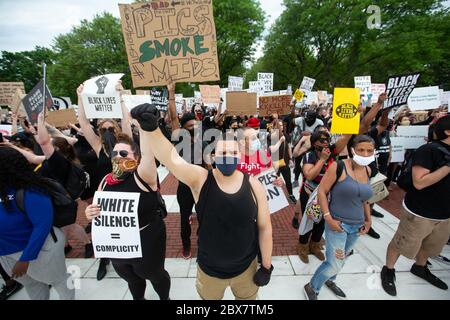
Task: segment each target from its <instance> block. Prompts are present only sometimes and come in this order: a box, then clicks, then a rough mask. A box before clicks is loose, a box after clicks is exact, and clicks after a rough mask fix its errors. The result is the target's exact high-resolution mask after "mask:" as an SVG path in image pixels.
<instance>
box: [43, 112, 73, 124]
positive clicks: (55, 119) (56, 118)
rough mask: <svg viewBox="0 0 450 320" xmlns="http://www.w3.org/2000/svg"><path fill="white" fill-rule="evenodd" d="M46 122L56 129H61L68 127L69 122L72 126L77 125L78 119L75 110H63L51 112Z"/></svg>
mask: <svg viewBox="0 0 450 320" xmlns="http://www.w3.org/2000/svg"><path fill="white" fill-rule="evenodd" d="M45 121H47V122H48V123H49V124H51V125H52V126H54V127H56V128H61V127H67V125H68V124H69V122H70V123H72V124H77V123H78V118H77V114H76V113H75V110H74V109H61V110H57V111H52V112H49V113H48V114H47V118H46V119H45Z"/></svg>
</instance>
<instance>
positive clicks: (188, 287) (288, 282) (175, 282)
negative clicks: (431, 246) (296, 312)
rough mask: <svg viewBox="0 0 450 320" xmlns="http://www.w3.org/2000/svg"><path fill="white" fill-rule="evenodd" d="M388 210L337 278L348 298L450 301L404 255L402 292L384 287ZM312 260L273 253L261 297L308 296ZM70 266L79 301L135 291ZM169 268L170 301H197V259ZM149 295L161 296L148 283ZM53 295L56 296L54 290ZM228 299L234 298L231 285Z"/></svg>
mask: <svg viewBox="0 0 450 320" xmlns="http://www.w3.org/2000/svg"><path fill="white" fill-rule="evenodd" d="M378 209H379V211H380V212H382V213H384V214H385V217H384V218H383V219H377V218H374V219H373V220H374V228H375V229H376V230H377V232H379V233H380V235H381V239H379V240H375V239H372V238H370V237H369V236H363V237H361V238H360V239H359V241H358V244H357V245H356V250H355V254H354V255H352V256H350V257H349V258H348V260H347V262H346V265H345V267H344V269H343V270H342V272H341V274H340V275H339V276H338V279H337V283H338V285H339V286H340V287H341V288H342V289H343V290H344V292H345V293H346V294H347V297H348V299H349V300H384V299H389V300H410V299H413V300H450V291H443V290H440V289H438V288H435V287H433V286H431V285H430V284H428V283H427V282H425V281H424V280H422V279H420V278H418V277H416V276H414V275H413V274H411V273H410V272H409V269H410V267H411V265H412V264H413V261H412V260H408V259H406V258H404V257H401V258H400V260H399V261H398V263H397V266H396V269H397V291H398V296H397V297H396V298H392V297H390V296H389V295H387V294H386V293H385V292H384V291H383V289H382V288H381V283H380V276H379V272H380V270H381V267H382V266H383V264H384V260H385V258H384V257H385V254H386V248H387V245H388V243H389V241H390V240H391V238H392V236H393V234H394V232H395V230H396V228H397V225H398V219H397V218H395V217H394V216H392V215H391V214H390V213H389V212H387V211H385V210H383V209H381V208H378ZM443 255H445V256H447V257H450V246H446V247H445V248H444V252H443ZM310 257H311V258H310V263H309V264H303V263H302V262H301V261H300V259H299V258H298V257H297V256H281V257H274V258H273V265H274V267H275V269H274V272H273V276H272V279H271V282H270V284H269V285H268V286H266V287H263V288H261V290H260V291H259V295H258V298H259V299H260V300H304V299H305V297H304V295H303V290H302V289H303V286H304V285H305V284H306V283H307V282H308V281H309V280H310V279H311V276H312V274H313V273H314V271H315V270H316V269H317V267H318V266H319V264H320V261H319V260H317V259H316V258H315V257H313V256H310ZM431 262H432V266H431V268H430V269H431V271H432V272H433V273H434V274H435V275H436V276H438V277H440V278H441V279H442V280H443V281H445V282H446V283H447V284H450V265H447V264H445V263H441V262H437V261H435V260H431ZM67 267H68V270H69V271H72V272H75V274H76V275H79V276H78V278H79V286H80V288H79V289H78V290H77V292H76V299H77V300H130V299H131V295H130V292H129V290H128V287H127V284H126V282H125V281H123V280H122V279H120V278H119V277H118V276H117V274H116V273H115V272H114V270H113V268H112V266H108V275H107V277H106V278H105V279H103V280H102V281H97V280H96V278H95V277H96V272H97V267H98V261H97V260H96V259H67ZM166 268H167V271H168V272H169V273H170V276H171V278H172V288H171V294H170V296H171V299H172V300H199V299H200V298H199V296H198V295H197V292H196V289H195V276H196V262H195V259H191V260H183V259H166ZM146 298H147V299H150V300H156V299H158V297H157V295H156V293H155V292H154V290H153V288H152V286H151V284H150V283H148V287H147V293H146ZM319 298H320V299H322V300H335V299H337V298H336V297H335V296H334V295H333V294H332V293H331V292H330V291H329V290H328V289H327V288H324V289H323V290H322V292H321V293H320V297H319ZM22 299H28V296H27V294H26V292H25V290H21V291H20V292H18V293H17V294H16V295H14V296H13V297H12V300H22ZM51 299H57V294H56V292H54V291H53V290H52V294H51ZM225 299H233V296H232V294H231V291H230V290H229V289H228V290H227V292H226V294H225Z"/></svg>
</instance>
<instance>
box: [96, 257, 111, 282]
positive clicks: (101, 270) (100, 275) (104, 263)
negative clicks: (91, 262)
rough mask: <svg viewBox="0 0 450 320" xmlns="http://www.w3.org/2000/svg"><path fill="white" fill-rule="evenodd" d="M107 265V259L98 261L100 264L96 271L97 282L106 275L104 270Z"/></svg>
mask: <svg viewBox="0 0 450 320" xmlns="http://www.w3.org/2000/svg"><path fill="white" fill-rule="evenodd" d="M108 264H109V259H105V258H102V259H100V264H99V266H98V270H97V281H101V280H102V279H103V278H104V277H106V274H107V273H108V271H107V270H106V266H107V265H108Z"/></svg>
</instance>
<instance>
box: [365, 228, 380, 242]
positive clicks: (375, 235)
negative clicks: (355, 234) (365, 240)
mask: <svg viewBox="0 0 450 320" xmlns="http://www.w3.org/2000/svg"><path fill="white" fill-rule="evenodd" d="M367 234H368V235H369V236H371V237H372V238H374V239H380V235H379V234H378V233H377V232H376V231H375V230H373V228H370V229H369V232H367Z"/></svg>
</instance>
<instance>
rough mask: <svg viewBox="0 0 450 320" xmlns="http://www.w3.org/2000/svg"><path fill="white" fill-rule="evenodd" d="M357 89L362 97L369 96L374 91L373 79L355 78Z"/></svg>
mask: <svg viewBox="0 0 450 320" xmlns="http://www.w3.org/2000/svg"><path fill="white" fill-rule="evenodd" d="M355 88H359V89H360V92H361V94H362V95H365V96H367V95H368V94H370V93H371V91H372V77H371V76H361V77H355Z"/></svg>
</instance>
